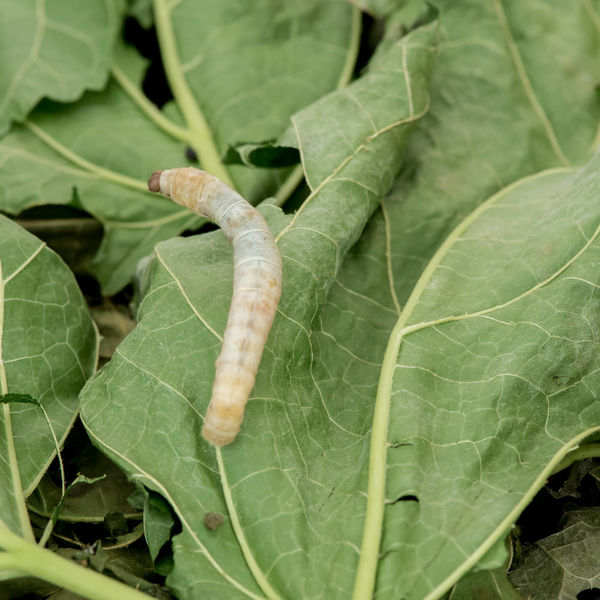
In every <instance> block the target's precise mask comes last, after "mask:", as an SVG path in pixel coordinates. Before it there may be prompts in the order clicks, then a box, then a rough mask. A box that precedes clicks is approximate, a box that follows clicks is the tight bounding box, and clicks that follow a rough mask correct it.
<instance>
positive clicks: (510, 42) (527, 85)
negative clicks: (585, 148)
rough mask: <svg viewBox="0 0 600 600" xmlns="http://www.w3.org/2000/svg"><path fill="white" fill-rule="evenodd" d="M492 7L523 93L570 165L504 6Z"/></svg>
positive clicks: (497, 0) (562, 159)
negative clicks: (521, 53)
mask: <svg viewBox="0 0 600 600" xmlns="http://www.w3.org/2000/svg"><path fill="white" fill-rule="evenodd" d="M493 3H494V7H495V9H496V15H497V16H498V22H499V24H500V28H501V29H502V33H503V35H504V38H505V39H506V44H507V46H508V49H509V51H510V55H511V57H512V59H513V63H514V65H515V68H516V70H517V74H518V76H519V79H520V81H521V84H522V85H523V89H524V90H525V94H526V96H527V98H528V99H529V102H530V103H531V105H532V107H533V110H534V111H535V113H536V114H537V116H538V118H539V119H540V121H541V122H542V125H543V127H544V130H545V132H546V135H547V136H548V140H549V141H550V145H551V146H552V149H553V150H554V153H555V154H556V156H557V158H558V160H559V161H560V162H561V163H562V164H563V165H565V166H570V164H571V161H570V160H569V159H568V158H567V157H566V156H565V155H564V153H563V151H562V148H561V147H560V142H559V141H558V138H557V137H556V133H555V131H554V128H553V127H552V124H551V123H550V119H549V118H548V115H546V111H545V110H544V108H543V107H542V105H541V104H540V101H539V100H538V99H537V96H536V94H535V91H534V89H533V86H532V85H531V82H530V81H529V77H528V76H527V71H526V70H525V65H524V64H523V61H522V59H521V55H520V53H519V49H518V48H517V44H516V42H515V40H514V38H513V36H512V33H511V31H510V26H509V24H508V21H507V20H506V14H505V13H504V8H503V6H502V0H493Z"/></svg>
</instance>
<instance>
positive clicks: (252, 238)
mask: <svg viewBox="0 0 600 600" xmlns="http://www.w3.org/2000/svg"><path fill="white" fill-rule="evenodd" d="M148 187H149V189H150V190H151V191H153V192H157V191H160V192H161V193H162V194H164V195H165V196H167V197H169V198H172V199H173V200H174V201H175V202H177V203H178V204H181V205H182V206H186V207H187V208H189V209H191V210H192V211H193V212H195V213H196V214H198V215H202V216H205V217H207V218H209V219H210V220H211V221H213V222H214V223H216V224H217V225H218V226H219V227H221V229H222V230H223V233H224V234H225V237H226V238H227V239H228V240H229V241H230V242H231V244H232V246H233V296H232V300H231V308H230V309H229V316H228V318H227V326H226V328H225V333H224V336H223V345H222V347H221V353H220V354H219V357H218V358H217V362H216V373H215V381H214V384H213V390H212V397H211V400H210V404H209V405H208V410H207V413H206V417H205V419H204V426H203V428H202V435H203V437H204V439H206V440H207V441H208V442H210V443H212V444H214V445H215V446H224V445H226V444H229V443H231V442H232V441H233V440H234V439H235V437H236V436H237V434H238V432H239V430H240V427H241V424H242V419H243V417H244V409H245V407H246V403H247V401H248V397H249V396H250V392H251V391H252V388H253V387H254V380H255V378H256V372H257V370H258V365H259V363H260V359H261V356H262V352H263V349H264V346H265V343H266V341H267V336H268V334H269V330H270V329H271V325H272V323H273V318H274V317H275V312H276V310H277V303H278V302H279V296H280V295H281V257H280V255H279V250H278V249H277V246H276V244H275V241H274V240H273V236H272V235H271V232H270V230H269V227H268V225H267V223H266V221H265V220H264V218H263V217H262V215H261V214H260V213H259V212H258V211H257V210H256V209H255V208H254V207H252V206H251V205H250V204H249V203H248V202H247V201H246V200H244V199H243V198H242V197H241V196H240V195H239V194H238V193H237V192H235V191H234V190H232V189H231V188H229V187H228V186H227V185H225V184H224V183H222V182H221V181H220V180H219V179H217V178H216V177H214V176H213V175H210V174H209V173H206V172H205V171H201V170H199V169H194V168H191V167H190V168H180V169H168V170H164V171H156V172H155V173H153V175H152V177H151V178H150V181H149V182H148Z"/></svg>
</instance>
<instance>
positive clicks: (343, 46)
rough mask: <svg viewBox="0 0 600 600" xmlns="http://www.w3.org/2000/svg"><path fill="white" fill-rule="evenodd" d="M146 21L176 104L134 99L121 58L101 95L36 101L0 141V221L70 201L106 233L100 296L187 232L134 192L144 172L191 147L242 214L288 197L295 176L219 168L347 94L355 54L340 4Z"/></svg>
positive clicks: (135, 89)
mask: <svg viewBox="0 0 600 600" xmlns="http://www.w3.org/2000/svg"><path fill="white" fill-rule="evenodd" d="M155 9H156V22H157V27H158V32H159V38H160V42H161V52H162V57H163V61H164V63H165V67H166V70H167V75H168V76H169V78H170V80H171V83H172V87H173V92H174V95H175V101H176V102H175V105H174V106H168V107H167V109H166V110H165V111H162V112H161V111H159V110H158V109H156V107H154V105H152V104H151V103H150V102H149V101H148V100H147V99H146V98H145V96H143V94H142V92H141V90H140V85H139V82H140V81H141V79H142V76H143V72H144V69H145V63H144V61H143V60H142V59H141V57H139V56H138V55H137V54H136V53H135V52H134V51H133V50H132V49H130V48H126V47H123V46H119V47H118V49H117V59H116V65H115V67H114V69H113V75H114V78H113V80H111V82H110V83H109V85H108V87H107V88H106V89H105V90H104V91H103V92H100V93H89V94H87V95H86V96H85V97H84V98H83V99H82V100H81V101H80V102H78V103H76V104H73V105H67V106H64V105H58V104H55V103H50V102H45V103H42V105H41V106H40V107H39V108H38V109H37V110H36V111H35V112H34V113H33V114H32V115H31V117H30V120H29V121H27V122H26V123H25V125H24V126H19V127H15V128H14V129H13V131H12V132H11V133H10V134H9V135H8V136H6V137H5V138H4V139H3V140H1V141H0V177H1V178H2V180H3V182H5V184H4V186H3V190H2V192H1V193H0V210H3V211H5V212H10V213H16V212H18V211H20V210H23V209H24V208H27V207H30V206H33V205H37V204H46V203H51V204H64V203H68V202H71V201H72V196H73V193H72V190H75V191H76V199H77V201H78V202H79V203H80V205H81V206H82V207H83V208H84V209H85V210H87V211H88V212H89V213H91V214H92V215H94V216H95V217H96V218H98V219H99V220H100V221H101V222H102V223H103V225H104V228H105V236H104V239H103V244H102V246H101V248H100V250H99V253H98V255H97V257H96V261H95V265H94V269H95V274H96V275H97V277H98V279H99V280H100V282H101V284H102V286H103V288H104V291H105V292H106V293H108V294H111V293H114V292H116V291H118V290H119V289H120V288H121V287H123V286H124V285H125V284H126V283H127V282H128V281H129V280H130V278H131V276H132V274H133V273H134V270H135V263H136V262H137V260H139V259H140V258H141V257H142V256H144V255H146V254H148V253H150V252H151V251H152V249H153V247H154V245H155V244H156V243H157V242H158V241H161V240H164V239H168V238H170V237H172V236H173V235H176V234H177V233H180V232H181V231H183V230H185V229H186V228H189V227H190V226H192V225H193V224H197V223H198V219H195V218H194V217H193V215H190V214H189V213H188V212H186V211H182V210H181V209H179V208H177V207H176V206H173V205H172V203H168V202H165V201H164V200H162V199H161V198H158V197H154V196H151V195H150V194H149V193H148V192H147V191H145V188H146V184H145V181H146V180H147V178H148V176H149V174H150V173H152V172H153V171H154V170H156V169H157V168H161V167H163V168H165V167H175V166H183V165H187V164H189V160H188V159H187V158H186V147H187V146H192V147H193V148H194V149H195V150H196V152H197V154H198V156H199V157H200V160H201V162H202V163H203V166H204V168H206V169H208V170H211V171H215V174H217V175H219V174H220V175H221V176H222V177H223V178H225V179H227V178H233V180H234V181H235V184H236V185H237V186H238V187H239V188H240V190H241V191H242V192H243V193H244V194H245V196H246V197H247V198H248V199H249V200H250V201H252V202H256V201H258V200H260V199H263V198H264V197H266V196H267V195H270V194H274V193H276V192H277V191H278V189H279V188H280V187H281V186H284V185H285V183H286V182H288V186H286V187H285V189H287V190H288V191H289V183H293V182H294V181H297V177H295V178H292V179H291V180H288V179H287V178H288V176H290V172H289V171H288V170H282V169H268V170H267V169H261V170H256V169H248V168H246V167H230V171H231V172H230V173H228V172H227V171H225V169H224V167H223V166H222V165H221V163H220V159H219V156H220V154H221V153H224V152H225V150H226V148H227V147H228V145H230V144H234V143H237V142H240V141H246V137H248V139H252V138H254V137H256V138H258V139H265V138H268V137H277V136H278V135H279V134H280V133H281V131H283V130H284V129H285V127H286V126H287V124H288V120H289V117H290V115H291V114H292V113H294V112H295V111H297V110H299V109H300V108H302V107H303V106H304V105H305V104H308V103H310V102H312V101H314V100H316V99H318V98H319V97H320V96H322V95H323V94H325V93H327V92H328V91H330V90H332V89H334V88H335V87H336V85H340V84H345V83H346V82H347V80H348V79H349V77H350V75H351V72H352V66H353V63H354V59H355V56H356V52H357V41H358V37H359V17H358V11H356V10H355V9H352V8H351V7H350V6H349V5H347V4H346V3H345V2H344V1H343V0H335V1H332V2H327V3H321V2H312V3H302V6H300V7H299V5H298V4H297V3H296V2H292V1H291V0H279V1H278V2H276V3H273V2H267V1H266V0H264V1H261V2H253V3H252V4H251V5H248V6H246V5H243V6H242V5H239V4H238V3H237V2H233V1H228V2H222V1H219V2H213V3H202V4H199V3H197V2H193V1H190V0H187V1H185V2H177V3H175V4H174V5H173V7H172V10H173V15H172V18H171V13H170V9H169V8H168V7H167V6H166V5H165V4H164V3H163V2H162V1H161V0H157V1H156V3H155ZM200 9H201V14H199V13H198V12H197V11H198V10H200ZM209 32H211V33H210V34H209ZM282 90H286V91H285V93H284V92H283V91H282ZM165 114H168V115H169V117H170V118H169V119H167V118H166V116H165ZM181 114H182V115H183V117H184V118H185V119H184V120H183V121H182V117H181V116H180V115H181ZM213 138H214V139H213ZM213 142H214V143H213Z"/></svg>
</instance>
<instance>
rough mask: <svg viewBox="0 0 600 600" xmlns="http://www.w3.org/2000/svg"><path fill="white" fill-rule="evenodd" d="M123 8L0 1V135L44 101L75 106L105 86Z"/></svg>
mask: <svg viewBox="0 0 600 600" xmlns="http://www.w3.org/2000/svg"><path fill="white" fill-rule="evenodd" d="M123 9H124V6H123V1H122V0H102V1H101V2H87V3H85V4H84V5H82V4H81V2H78V1H77V0H62V1H61V2H44V0H21V1H20V2H11V0H2V2H0V40H2V43H1V45H0V63H1V64H2V66H3V68H2V73H1V74H0V90H2V91H1V92H0V135H2V134H3V133H5V132H6V131H7V129H8V128H9V126H10V122H11V121H14V120H17V121H21V120H22V119H23V118H25V117H26V116H27V114H28V113H29V111H31V109H32V108H33V107H34V106H35V105H36V104H37V103H38V102H39V100H41V99H42V98H43V97H46V98H53V99H54V100H59V101H62V102H70V101H73V100H77V99H78V98H79V97H80V96H81V95H82V94H83V92H84V91H85V90H90V89H95V90H98V89H101V88H102V87H103V86H104V84H105V83H106V79H107V77H108V72H109V69H110V66H111V62H112V46H113V44H114V41H115V38H116V36H117V34H118V33H119V30H120V26H121V16H122V13H123Z"/></svg>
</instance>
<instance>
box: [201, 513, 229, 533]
mask: <svg viewBox="0 0 600 600" xmlns="http://www.w3.org/2000/svg"><path fill="white" fill-rule="evenodd" d="M223 521H225V517H224V516H223V515H220V514H219V513H213V512H209V513H206V514H205V515H204V527H206V529H208V530H210V531H216V530H217V529H219V527H221V525H223Z"/></svg>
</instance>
